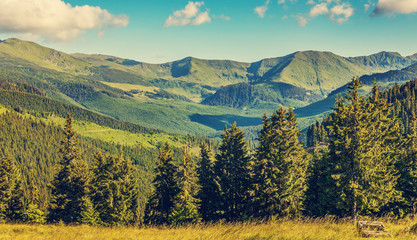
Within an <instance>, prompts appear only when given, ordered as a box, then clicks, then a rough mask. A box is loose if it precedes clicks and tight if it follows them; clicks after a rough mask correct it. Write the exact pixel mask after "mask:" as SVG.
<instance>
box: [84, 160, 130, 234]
mask: <svg viewBox="0 0 417 240" xmlns="http://www.w3.org/2000/svg"><path fill="white" fill-rule="evenodd" d="M95 164H96V165H95V167H94V168H93V173H94V175H93V180H92V188H93V193H92V203H93V204H91V203H89V202H88V199H86V202H85V208H86V209H88V208H91V207H90V206H95V209H96V211H97V212H98V220H97V221H99V222H100V224H103V225H105V226H113V225H130V224H134V223H136V221H137V220H138V219H137V214H138V209H137V204H136V203H137V199H136V198H137V180H136V176H135V169H134V167H133V166H132V164H131V162H130V161H129V160H126V159H125V158H124V157H123V154H122V153H121V154H120V155H119V156H117V157H114V156H110V155H105V156H103V155H102V154H101V153H100V152H97V153H96V155H95ZM85 216H90V217H89V218H90V219H92V220H94V219H95V213H94V212H93V211H92V210H91V211H89V212H87V213H86V214H85Z"/></svg>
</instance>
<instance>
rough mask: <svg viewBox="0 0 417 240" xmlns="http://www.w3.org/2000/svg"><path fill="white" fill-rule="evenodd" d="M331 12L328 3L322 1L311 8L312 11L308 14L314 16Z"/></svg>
mask: <svg viewBox="0 0 417 240" xmlns="http://www.w3.org/2000/svg"><path fill="white" fill-rule="evenodd" d="M327 13H329V9H328V8H327V4H326V3H320V4H317V5H316V6H314V7H313V8H311V10H310V13H309V14H308V16H309V17H311V18H314V17H316V16H318V15H322V14H327Z"/></svg>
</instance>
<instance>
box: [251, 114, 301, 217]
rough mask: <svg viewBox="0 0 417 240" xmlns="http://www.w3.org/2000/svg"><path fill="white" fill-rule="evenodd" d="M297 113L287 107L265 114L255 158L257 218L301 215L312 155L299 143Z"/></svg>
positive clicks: (254, 202) (254, 191)
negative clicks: (309, 157)
mask: <svg viewBox="0 0 417 240" xmlns="http://www.w3.org/2000/svg"><path fill="white" fill-rule="evenodd" d="M299 137H300V133H299V131H298V129H297V120H296V118H295V114H294V112H293V110H292V108H290V109H289V110H288V114H286V111H285V110H284V109H283V108H280V109H278V110H277V111H275V112H274V113H273V115H272V116H271V118H270V119H268V118H267V116H266V115H264V120H263V127H262V130H261V131H260V133H259V136H258V140H259V146H258V148H257V151H256V155H255V164H254V182H253V189H254V190H253V215H254V216H255V217H257V218H263V219H269V218H271V217H274V216H299V215H300V214H301V211H302V206H303V205H302V204H303V199H304V193H305V179H306V170H307V164H308V156H307V154H306V152H305V151H304V149H303V147H302V145H301V143H300V142H299V140H298V139H299Z"/></svg>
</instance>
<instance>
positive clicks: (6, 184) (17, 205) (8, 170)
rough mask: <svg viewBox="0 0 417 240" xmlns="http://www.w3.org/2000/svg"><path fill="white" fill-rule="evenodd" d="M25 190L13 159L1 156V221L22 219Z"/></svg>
mask: <svg viewBox="0 0 417 240" xmlns="http://www.w3.org/2000/svg"><path fill="white" fill-rule="evenodd" d="M23 211H24V206H23V190H22V185H21V180H20V177H19V173H18V170H17V168H16V166H15V164H14V162H13V160H12V159H11V158H10V157H8V156H5V157H2V158H0V221H2V222H5V221H12V222H20V221H22V213H23Z"/></svg>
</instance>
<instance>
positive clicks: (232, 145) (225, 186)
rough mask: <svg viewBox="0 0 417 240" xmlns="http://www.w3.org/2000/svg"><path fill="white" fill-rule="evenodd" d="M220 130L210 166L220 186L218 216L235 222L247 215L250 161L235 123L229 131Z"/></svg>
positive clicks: (246, 147)
mask: <svg viewBox="0 0 417 240" xmlns="http://www.w3.org/2000/svg"><path fill="white" fill-rule="evenodd" d="M224 131H225V132H224V134H223V135H222V138H223V141H222V144H221V145H220V147H219V153H218V154H217V155H216V162H215V165H214V169H215V173H216V175H217V178H218V179H217V181H218V183H219V187H220V194H219V210H220V217H221V218H224V219H225V220H227V221H237V220H242V219H243V218H245V217H247V216H248V215H249V212H248V201H249V191H250V187H251V179H250V165H249V164H250V162H249V160H250V158H249V156H248V146H247V143H246V142H245V136H244V132H243V131H242V130H241V129H240V128H238V127H237V126H236V122H235V123H233V124H232V126H231V128H230V130H229V129H227V127H226V128H225V130H224Z"/></svg>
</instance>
